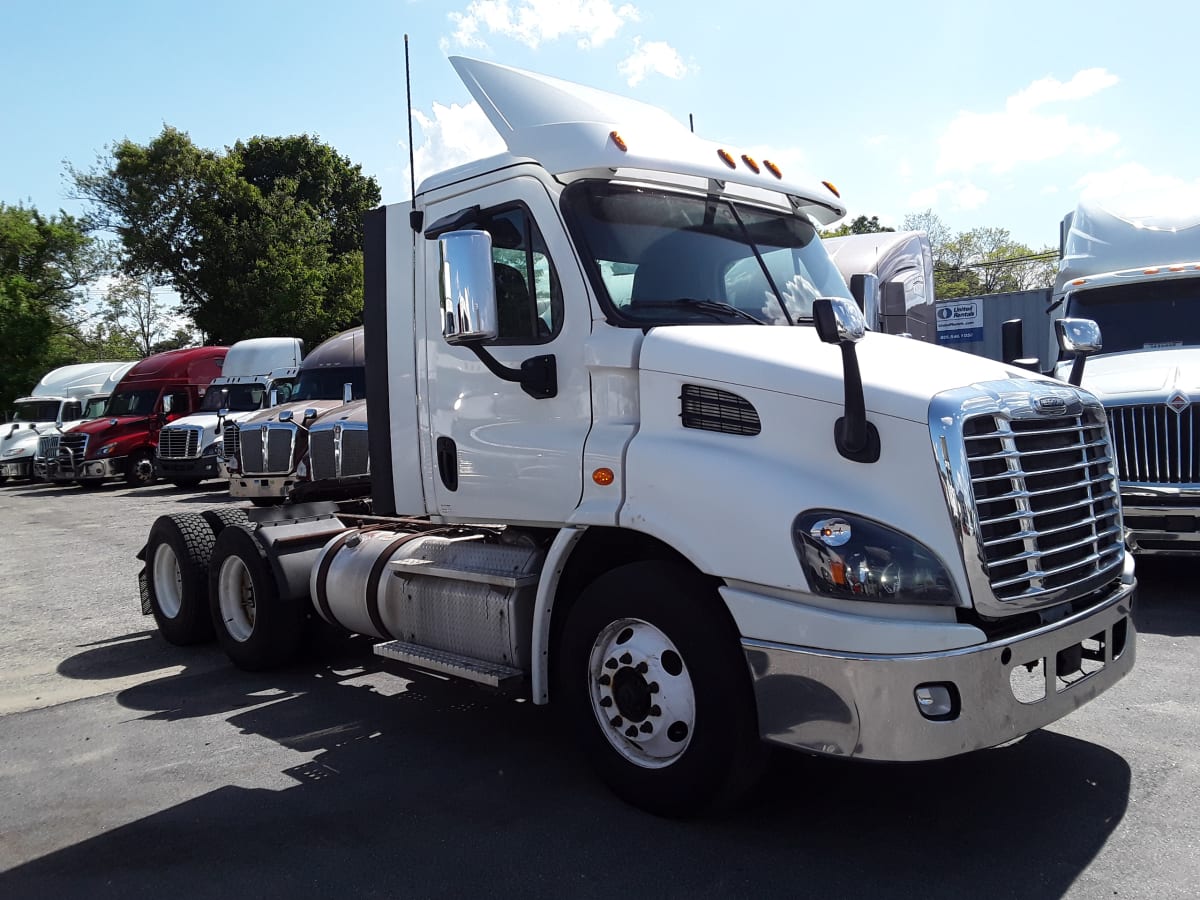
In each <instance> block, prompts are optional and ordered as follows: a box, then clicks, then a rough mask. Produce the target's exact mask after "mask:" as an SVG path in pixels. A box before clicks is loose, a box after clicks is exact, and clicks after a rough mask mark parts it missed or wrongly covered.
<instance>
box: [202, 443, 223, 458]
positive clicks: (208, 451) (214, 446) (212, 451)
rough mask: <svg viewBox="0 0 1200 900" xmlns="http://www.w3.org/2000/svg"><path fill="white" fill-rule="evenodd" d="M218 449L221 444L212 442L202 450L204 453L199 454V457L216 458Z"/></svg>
mask: <svg viewBox="0 0 1200 900" xmlns="http://www.w3.org/2000/svg"><path fill="white" fill-rule="evenodd" d="M220 449H221V442H220V441H213V442H212V443H211V444H209V445H208V446H207V447H205V448H204V452H203V453H202V454H201V456H216V455H217V451H218V450H220Z"/></svg>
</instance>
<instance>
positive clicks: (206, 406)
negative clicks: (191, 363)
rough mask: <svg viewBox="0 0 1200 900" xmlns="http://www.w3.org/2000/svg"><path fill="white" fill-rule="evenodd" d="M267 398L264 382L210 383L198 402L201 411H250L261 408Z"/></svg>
mask: <svg viewBox="0 0 1200 900" xmlns="http://www.w3.org/2000/svg"><path fill="white" fill-rule="evenodd" d="M266 398H267V386H266V385H265V384H256V383H253V382H251V383H247V384H220V385H210V386H209V388H208V390H207V391H205V392H204V402H203V403H202V404H200V411H201V412H216V411H217V410H219V409H227V410H229V411H230V412H250V411H251V410H255V409H262V406H263V403H264V402H265V401H266Z"/></svg>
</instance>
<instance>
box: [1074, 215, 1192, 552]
mask: <svg viewBox="0 0 1200 900" xmlns="http://www.w3.org/2000/svg"><path fill="white" fill-rule="evenodd" d="M1148 206H1149V207H1155V206H1156V203H1155V201H1154V200H1152V199H1150V198H1144V197H1143V198H1130V199H1127V200H1125V201H1123V202H1120V203H1116V202H1110V203H1109V204H1107V205H1102V204H1099V203H1096V202H1090V201H1084V202H1082V203H1080V204H1079V206H1078V208H1077V209H1076V210H1075V211H1074V212H1073V213H1070V214H1068V215H1067V216H1066V217H1065V218H1064V219H1063V223H1062V231H1061V260H1060V263H1059V272H1058V277H1057V278H1056V279H1055V283H1054V294H1053V300H1052V310H1053V312H1055V313H1056V314H1065V315H1066V316H1075V317H1084V318H1089V319H1093V320H1095V321H1096V322H1098V323H1099V324H1100V327H1101V330H1102V331H1103V333H1104V347H1103V352H1102V353H1100V354H1099V355H1097V356H1094V357H1093V358H1092V359H1090V360H1089V362H1088V366H1087V369H1086V371H1085V373H1084V376H1083V384H1084V386H1085V387H1086V388H1088V390H1090V391H1091V392H1092V393H1093V394H1095V395H1096V396H1097V397H1099V398H1100V400H1101V402H1102V403H1103V404H1104V407H1105V409H1106V411H1107V414H1108V419H1109V427H1110V430H1111V433H1112V440H1113V444H1114V455H1115V458H1116V465H1117V472H1118V476H1119V479H1120V485H1121V496H1122V499H1123V505H1124V514H1125V525H1126V527H1127V528H1128V529H1129V537H1130V546H1131V547H1132V548H1133V550H1134V551H1135V552H1137V553H1139V554H1145V555H1149V554H1168V555H1192V554H1196V553H1200V439H1198V435H1200V210H1197V209H1190V210H1184V211H1177V212H1165V211H1164V207H1163V206H1157V208H1150V209H1147V207H1148ZM1068 365H1069V364H1068V363H1066V362H1060V363H1059V365H1058V367H1057V371H1058V372H1059V373H1060V374H1065V372H1066V369H1067V367H1068Z"/></svg>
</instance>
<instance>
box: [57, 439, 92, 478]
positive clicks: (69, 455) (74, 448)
mask: <svg viewBox="0 0 1200 900" xmlns="http://www.w3.org/2000/svg"><path fill="white" fill-rule="evenodd" d="M89 437H90V435H86V434H77V433H75V432H71V431H68V432H67V433H66V434H64V435H63V436H62V437H61V438H59V440H58V464H59V465H60V466H61V467H63V468H65V469H74V467H75V464H76V463H81V462H83V459H84V457H85V456H86V455H87V445H88V438H89Z"/></svg>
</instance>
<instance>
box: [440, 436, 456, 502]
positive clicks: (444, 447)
mask: <svg viewBox="0 0 1200 900" xmlns="http://www.w3.org/2000/svg"><path fill="white" fill-rule="evenodd" d="M437 464H438V474H439V475H440V476H441V477H442V484H444V485H445V486H446V490H448V491H457V490H458V445H457V444H455V443H454V439H453V438H448V437H440V438H438V439H437Z"/></svg>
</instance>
